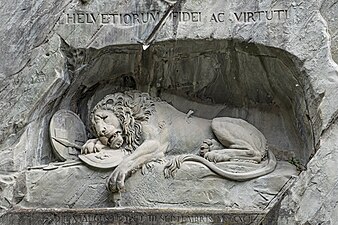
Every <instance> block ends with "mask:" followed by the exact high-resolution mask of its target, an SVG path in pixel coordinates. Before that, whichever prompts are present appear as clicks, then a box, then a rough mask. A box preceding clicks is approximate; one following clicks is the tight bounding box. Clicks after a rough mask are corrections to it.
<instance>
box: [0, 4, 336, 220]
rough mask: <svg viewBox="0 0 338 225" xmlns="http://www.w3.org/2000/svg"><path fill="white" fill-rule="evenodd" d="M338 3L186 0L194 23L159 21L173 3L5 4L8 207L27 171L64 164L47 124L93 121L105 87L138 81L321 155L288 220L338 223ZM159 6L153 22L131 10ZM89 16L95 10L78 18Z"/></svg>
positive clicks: (0, 151)
mask: <svg viewBox="0 0 338 225" xmlns="http://www.w3.org/2000/svg"><path fill="white" fill-rule="evenodd" d="M337 7H338V4H337V2H335V1H333V0H321V1H316V0H309V1H300V0H292V1H291V0H286V1H284V0H283V1H282V0H277V1H270V0H264V1H249V0H246V1H232V2H225V1H221V0H206V1H195V0H186V1H181V2H179V3H178V4H177V5H174V6H173V8H171V9H173V10H174V12H178V11H180V12H197V14H194V15H195V16H196V17H194V19H192V16H193V15H192V14H190V19H189V20H188V19H187V20H186V21H185V19H184V17H183V14H182V15H181V16H182V17H179V15H178V14H176V17H174V16H172V17H169V19H168V21H167V22H166V23H165V24H164V26H163V27H162V28H161V29H156V28H155V27H156V26H155V24H157V23H158V22H159V21H160V19H161V18H162V17H163V15H164V12H165V11H166V10H168V9H170V5H169V4H168V3H167V2H166V1H161V0H159V1H151V0H144V1H117V0H114V1H108V0H104V1H96V0H92V1H88V3H86V4H83V3H82V2H81V1H78V0H70V1H66V0H64V1H55V0H54V1H28V0H20V1H15V2H13V1H8V0H5V1H3V2H2V6H1V7H0V15H1V17H2V19H3V20H2V21H3V22H2V23H1V24H0V31H1V32H0V39H1V45H0V51H1V54H0V59H1V64H0V106H1V109H2V110H1V111H0V121H1V123H0V159H1V160H0V162H1V163H0V170H1V174H0V184H1V190H0V192H1V200H0V203H1V208H3V209H8V208H11V207H13V206H15V205H16V204H17V203H18V202H20V201H22V199H23V198H25V197H26V198H27V197H28V193H29V192H27V191H26V189H27V187H26V186H25V182H24V181H25V179H26V178H25V176H26V175H27V174H26V173H22V172H23V171H24V170H26V169H27V168H28V167H29V166H37V165H41V164H45V163H49V162H51V161H53V160H55V157H54V156H53V155H52V151H51V146H50V144H49V140H48V123H49V120H50V118H51V116H52V115H53V113H54V112H55V111H56V110H57V109H60V108H65V109H71V110H73V111H74V112H76V113H78V114H80V115H81V117H82V119H83V120H84V121H85V123H86V124H87V125H88V110H89V109H90V108H91V107H92V106H93V105H95V103H96V102H97V101H98V100H100V99H101V98H102V97H103V96H104V95H106V94H108V93H111V92H113V91H116V90H125V89H131V88H137V89H139V90H143V91H148V92H151V93H152V95H154V96H160V97H162V98H163V99H165V100H168V101H171V102H172V104H173V105H175V106H176V107H177V108H179V109H181V110H182V111H188V110H189V109H192V108H193V109H194V111H195V113H196V114H197V115H200V116H205V117H208V116H210V117H211V116H214V115H215V116H217V115H224V114H226V115H232V116H236V117H242V118H245V119H247V120H249V121H250V122H252V123H253V124H255V125H256V126H257V127H259V129H261V130H262V132H263V133H264V134H265V135H266V136H267V139H268V141H269V142H270V143H271V144H272V145H271V147H272V148H273V149H274V151H276V152H277V153H278V156H279V157H280V158H281V159H292V160H293V161H294V162H295V163H301V164H304V165H305V164H306V163H307V162H308V161H309V159H310V158H311V157H312V156H313V155H314V157H313V158H312V159H311V161H310V162H309V163H308V165H307V167H308V170H307V171H304V172H303V173H302V174H301V176H300V178H299V179H298V180H297V181H296V182H295V186H294V187H293V188H292V189H291V190H290V192H289V194H288V195H287V196H286V198H285V199H284V201H283V202H282V205H281V211H280V218H279V223H280V224H320V223H322V224H337V223H338V218H337V208H336V206H335V202H336V201H337V195H336V194H335V192H336V191H337V187H336V181H337V179H338V173H337V172H336V171H335V168H336V164H337V162H336V161H337V157H334V154H335V152H336V150H337V149H336V146H337V138H335V135H336V134H337V132H338V131H337V128H336V125H335V121H336V119H337V115H338V98H337V94H338V93H337V92H338V79H337V78H338V72H337V71H338V67H337V65H336V64H335V62H337V61H338V53H337V46H338V42H337V37H338V35H337V34H338V30H337V23H336V21H337V19H338V18H337V15H338V8H337ZM271 9H272V10H287V14H286V13H285V11H283V12H282V11H280V14H278V13H277V12H276V13H275V14H274V17H273V18H272V19H271V20H268V18H267V17H266V16H265V14H264V13H262V14H260V13H258V14H259V15H261V17H260V18H258V14H257V13H256V14H255V17H252V18H254V19H255V21H254V20H253V19H252V18H251V19H250V18H249V17H248V14H244V12H259V11H265V10H271ZM149 11H152V12H153V14H151V15H148V16H149V18H148V20H149V21H148V22H147V23H143V22H142V23H141V22H140V20H136V19H135V18H134V16H133V15H132V14H133V13H136V12H139V13H141V12H149ZM81 12H89V13H94V14H93V15H92V14H85V15H84V17H81V18H80V20H79V18H77V19H76V18H75V20H74V19H72V18H74V17H75V16H78V15H79V14H78V13H81ZM157 12H159V14H157ZM198 12H200V13H201V14H198ZM95 13H96V14H95ZM97 13H100V15H101V20H102V14H104V13H118V14H119V13H121V14H122V22H121V17H120V15H118V16H117V17H116V21H115V23H110V24H104V23H103V22H102V21H101V22H99V18H98V17H95V15H97ZM235 13H236V14H235ZM241 13H242V14H241ZM67 14H68V15H67ZM74 14H76V15H75V16H74ZM125 14H128V15H131V16H130V18H129V16H126V17H124V16H123V15H125ZM81 15H82V14H81ZM172 15H174V14H172ZM186 15H187V14H186ZM250 15H251V14H250ZM93 16H94V17H93ZM245 16H246V17H245ZM268 16H271V15H270V14H269V15H268ZM244 17H245V18H244ZM105 18H106V17H105ZM124 18H126V19H124ZM133 18H134V19H133ZM83 20H86V22H82V21H83ZM94 20H96V21H97V22H95V21H94ZM72 21H77V22H76V23H77V24H71V23H72ZM67 23H68V24H67ZM69 23H70V24H69ZM140 42H143V43H145V45H148V44H150V47H149V48H148V49H147V50H145V51H144V50H142V44H140ZM239 90H240V91H239ZM181 98H184V99H185V100H179V99H181ZM186 101H188V102H189V104H185V102H186ZM200 103H203V105H207V104H213V107H210V108H208V107H203V106H201V105H199V104H200ZM215 103H217V104H218V105H215ZM196 105H198V106H196ZM211 109H213V110H211ZM88 132H89V131H88ZM65 189H67V188H65ZM25 195H27V196H25ZM86 204H87V205H88V206H89V205H90V204H89V203H86ZM97 204H98V205H99V202H97ZM98 205H97V206H98Z"/></svg>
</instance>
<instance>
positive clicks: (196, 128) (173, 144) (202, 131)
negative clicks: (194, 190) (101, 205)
mask: <svg viewBox="0 0 338 225" xmlns="http://www.w3.org/2000/svg"><path fill="white" fill-rule="evenodd" d="M91 117H92V123H93V127H95V132H96V133H97V135H98V139H96V140H94V141H91V140H90V141H88V142H87V143H86V144H85V145H84V147H83V149H84V152H89V153H90V152H95V151H96V150H99V149H98V147H96V146H99V145H98V144H97V143H99V142H101V144H102V143H103V144H104V145H108V144H110V146H116V145H112V143H115V142H117V143H119V144H121V140H122V138H121V137H122V136H123V140H124V142H125V143H124V145H123V146H124V148H125V149H130V151H131V152H132V153H131V154H130V155H128V156H127V157H125V158H124V160H123V161H122V162H121V163H120V164H119V165H118V167H117V168H116V169H115V170H114V172H113V173H112V174H111V176H110V177H109V179H108V187H109V188H110V189H111V190H112V191H116V190H119V189H122V188H123V187H124V180H125V178H126V176H127V175H128V174H130V172H131V171H132V170H134V169H136V168H139V167H140V166H142V165H144V164H145V163H147V162H150V161H152V160H155V159H158V158H162V157H164V156H165V155H168V154H170V155H183V154H190V155H188V156H186V157H183V158H182V157H181V158H180V160H176V161H174V162H172V163H169V164H168V165H167V167H166V168H167V171H168V173H167V174H170V173H171V171H175V170H176V169H177V168H179V164H180V163H182V162H183V161H195V162H200V163H203V164H204V165H206V166H207V167H209V168H210V169H211V170H212V171H214V172H215V173H217V174H219V175H220V176H223V177H225V178H228V179H234V180H247V179H252V178H254V177H257V176H261V175H264V174H267V173H269V172H271V171H273V170H274V168H275V166H276V161H275V158H274V156H273V154H272V153H270V152H269V154H268V156H271V158H270V159H271V160H270V159H269V163H268V165H267V166H265V167H264V168H262V169H260V170H258V171H253V172H248V173H236V174H234V173H229V172H226V171H223V170H220V169H219V168H218V167H217V166H216V165H215V164H213V163H211V162H223V161H229V160H245V161H251V162H255V163H259V162H260V161H261V160H262V158H263V157H264V156H265V153H266V150H267V144H266V139H265V137H264V136H263V134H262V133H261V132H260V131H259V130H257V129H256V128H255V127H254V126H253V125H251V124H249V123H248V122H246V121H244V120H242V119H236V118H229V117H220V118H214V119H212V120H208V119H203V118H198V117H195V116H192V115H190V114H185V113H182V112H180V111H178V110H177V109H175V108H174V107H173V106H171V105H169V104H168V103H166V102H163V101H154V100H153V99H152V98H151V97H150V96H149V95H148V94H146V93H139V92H126V93H115V94H112V95H108V96H106V97H105V98H104V99H103V100H101V101H100V102H99V103H98V104H97V105H96V106H95V107H94V109H93V111H92V114H91ZM114 121H115V122H114ZM116 121H119V123H120V125H119V124H118V123H117V124H116ZM120 134H121V135H122V136H121V135H120ZM115 136H116V137H115ZM118 138H120V140H118ZM98 140H100V141H98ZM114 141H115V142H114ZM119 144H118V145H117V146H119ZM121 145H122V144H121ZM108 146H109V145H108ZM198 153H199V154H200V155H202V157H201V156H198ZM203 157H204V158H203Z"/></svg>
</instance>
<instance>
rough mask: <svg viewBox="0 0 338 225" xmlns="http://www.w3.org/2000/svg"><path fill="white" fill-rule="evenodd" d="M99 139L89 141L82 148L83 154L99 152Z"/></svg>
mask: <svg viewBox="0 0 338 225" xmlns="http://www.w3.org/2000/svg"><path fill="white" fill-rule="evenodd" d="M96 143H97V139H89V140H88V141H87V142H86V143H85V144H84V145H83V146H82V148H81V154H90V153H94V152H99V151H100V150H99V148H97V146H96Z"/></svg>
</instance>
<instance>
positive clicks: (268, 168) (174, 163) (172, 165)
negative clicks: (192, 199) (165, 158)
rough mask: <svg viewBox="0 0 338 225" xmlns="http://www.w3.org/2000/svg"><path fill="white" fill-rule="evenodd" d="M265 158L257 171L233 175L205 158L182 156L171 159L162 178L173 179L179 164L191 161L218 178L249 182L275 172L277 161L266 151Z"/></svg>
mask: <svg viewBox="0 0 338 225" xmlns="http://www.w3.org/2000/svg"><path fill="white" fill-rule="evenodd" d="M267 154H268V155H267V156H268V157H267V158H268V163H267V164H266V165H265V166H264V167H262V168H259V169H257V170H253V171H249V172H242V173H234V172H229V171H224V170H222V169H220V168H219V167H217V165H216V164H215V163H212V162H210V161H208V160H206V159H205V158H202V157H200V156H197V155H183V156H178V157H175V158H174V159H172V160H171V161H170V162H168V164H167V165H166V166H165V168H164V176H165V177H166V178H169V177H174V176H175V173H176V171H177V170H178V169H179V168H180V167H181V164H182V163H183V162H185V161H192V162H199V163H202V164H204V165H205V166H207V167H208V168H209V169H210V170H211V171H213V172H214V173H216V174H218V175H219V176H221V177H223V178H226V179H229V180H234V181H246V180H250V179H253V178H257V177H260V176H263V175H266V174H268V173H271V172H272V171H274V170H275V168H276V165H277V161H276V157H275V155H274V154H273V153H272V152H271V151H270V150H268V151H267Z"/></svg>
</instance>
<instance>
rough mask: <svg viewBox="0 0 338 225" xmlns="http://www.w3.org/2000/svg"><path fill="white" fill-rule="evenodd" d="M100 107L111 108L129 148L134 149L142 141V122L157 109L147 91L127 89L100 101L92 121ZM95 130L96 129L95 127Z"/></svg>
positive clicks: (95, 108) (92, 115) (94, 109)
mask: <svg viewBox="0 0 338 225" xmlns="http://www.w3.org/2000/svg"><path fill="white" fill-rule="evenodd" d="M98 109H103V110H111V111H112V112H113V113H114V114H115V115H116V117H117V118H118V120H119V121H120V124H121V127H122V132H123V134H124V136H125V139H126V143H127V146H126V147H127V148H128V149H129V150H131V151H134V150H135V149H136V148H137V147H138V146H139V145H140V144H141V143H142V141H143V140H142V124H141V122H143V121H148V120H149V118H150V116H151V115H152V114H153V113H154V111H155V104H154V101H153V99H152V98H151V97H150V96H149V94H147V93H141V92H137V91H127V92H124V93H114V94H110V95H107V96H106V97H105V98H103V99H102V100H101V101H99V102H98V103H97V104H96V105H95V107H94V108H93V110H92V112H91V122H92V124H94V123H95V121H94V113H95V111H96V110H98ZM94 130H95V129H94Z"/></svg>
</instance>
